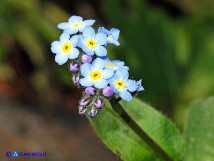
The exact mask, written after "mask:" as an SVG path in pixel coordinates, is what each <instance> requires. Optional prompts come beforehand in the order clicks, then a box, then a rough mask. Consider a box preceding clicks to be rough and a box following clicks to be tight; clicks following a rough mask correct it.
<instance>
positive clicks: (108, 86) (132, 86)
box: [51, 16, 144, 117]
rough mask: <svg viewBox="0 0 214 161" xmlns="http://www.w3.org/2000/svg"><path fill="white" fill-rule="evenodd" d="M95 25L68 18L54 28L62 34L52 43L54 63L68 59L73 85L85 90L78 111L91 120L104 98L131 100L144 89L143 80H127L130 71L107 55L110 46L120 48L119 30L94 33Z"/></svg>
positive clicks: (86, 21) (102, 103) (103, 30)
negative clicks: (116, 97)
mask: <svg viewBox="0 0 214 161" xmlns="http://www.w3.org/2000/svg"><path fill="white" fill-rule="evenodd" d="M94 23H95V20H91V19H90V20H83V18H82V17H80V16H71V17H70V18H69V19H68V22H63V23H60V24H59V25H58V26H57V27H58V28H59V29H61V30H63V33H62V35H61V36H60V38H59V40H58V41H54V42H53V43H52V44H51V51H52V52H53V53H54V54H55V61H56V63H58V64H59V65H63V64H65V63H66V62H67V61H68V60H71V62H70V65H69V70H70V72H71V74H72V80H73V83H74V84H75V85H76V86H78V87H82V88H84V91H83V95H82V98H81V100H80V102H79V106H78V110H79V113H80V114H87V115H89V116H90V117H94V116H96V115H97V113H98V111H99V110H100V109H101V108H102V107H104V105H105V101H104V99H105V98H111V97H112V96H114V95H118V96H119V97H120V98H121V99H123V100H125V101H131V100H132V96H133V94H134V93H136V92H138V91H142V90H144V88H143V87H142V85H141V81H142V80H139V81H135V80H132V79H129V68H128V67H127V66H125V63H124V62H123V61H120V60H110V59H109V58H108V56H107V49H106V47H107V46H108V45H109V44H113V45H115V46H118V45H120V43H119V41H118V38H119V33H120V30H119V29H116V28H112V29H110V30H107V29H106V28H104V27H99V28H98V31H97V32H95V30H94V28H92V25H93V24H94Z"/></svg>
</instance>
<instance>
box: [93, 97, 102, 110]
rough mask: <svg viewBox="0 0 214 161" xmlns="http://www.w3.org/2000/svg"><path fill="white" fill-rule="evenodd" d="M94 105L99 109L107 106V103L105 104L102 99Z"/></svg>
mask: <svg viewBox="0 0 214 161" xmlns="http://www.w3.org/2000/svg"><path fill="white" fill-rule="evenodd" d="M94 105H95V106H96V107H97V108H102V107H103V106H104V105H105V103H104V101H103V100H102V99H99V98H98V99H97V100H96V102H95V103H94Z"/></svg>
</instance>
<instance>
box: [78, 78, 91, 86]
mask: <svg viewBox="0 0 214 161" xmlns="http://www.w3.org/2000/svg"><path fill="white" fill-rule="evenodd" d="M79 83H80V85H81V86H83V87H90V86H93V81H91V80H90V79H88V78H81V79H80V80H79Z"/></svg>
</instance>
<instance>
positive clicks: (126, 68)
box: [121, 66, 129, 71]
mask: <svg viewBox="0 0 214 161" xmlns="http://www.w3.org/2000/svg"><path fill="white" fill-rule="evenodd" d="M121 68H123V69H125V70H127V71H128V70H129V67H127V66H122V67H121Z"/></svg>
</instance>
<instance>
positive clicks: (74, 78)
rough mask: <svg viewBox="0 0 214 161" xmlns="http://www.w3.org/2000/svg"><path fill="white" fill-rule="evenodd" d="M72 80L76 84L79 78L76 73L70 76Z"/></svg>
mask: <svg viewBox="0 0 214 161" xmlns="http://www.w3.org/2000/svg"><path fill="white" fill-rule="evenodd" d="M72 80H73V83H74V84H76V85H77V84H79V80H80V78H79V76H78V75H74V76H73V77H72Z"/></svg>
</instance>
